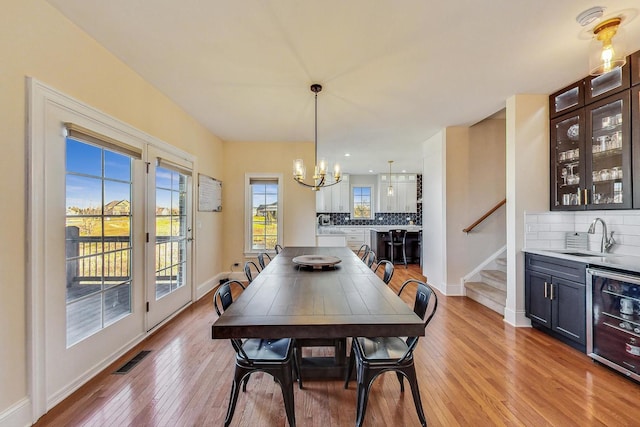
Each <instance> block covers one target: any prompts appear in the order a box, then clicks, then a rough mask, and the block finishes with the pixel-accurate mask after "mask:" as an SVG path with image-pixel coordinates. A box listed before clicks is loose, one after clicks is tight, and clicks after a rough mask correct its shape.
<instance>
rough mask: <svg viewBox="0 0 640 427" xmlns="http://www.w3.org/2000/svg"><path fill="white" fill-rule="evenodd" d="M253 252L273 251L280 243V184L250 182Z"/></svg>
mask: <svg viewBox="0 0 640 427" xmlns="http://www.w3.org/2000/svg"><path fill="white" fill-rule="evenodd" d="M250 187H251V188H250V191H251V209H250V212H251V230H250V234H251V239H250V240H251V248H250V249H251V250H252V251H263V250H268V249H273V248H274V247H275V245H276V243H278V214H279V212H278V211H279V200H278V182H277V181H273V180H268V179H264V180H261V179H252V180H250Z"/></svg>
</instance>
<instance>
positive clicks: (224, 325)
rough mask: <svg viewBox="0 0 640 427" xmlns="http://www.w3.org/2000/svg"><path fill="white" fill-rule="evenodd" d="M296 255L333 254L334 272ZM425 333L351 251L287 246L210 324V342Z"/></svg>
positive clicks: (385, 286) (415, 318) (409, 309)
mask: <svg viewBox="0 0 640 427" xmlns="http://www.w3.org/2000/svg"><path fill="white" fill-rule="evenodd" d="M299 255H333V256H337V257H339V258H340V259H341V260H342V261H341V262H340V263H339V264H337V265H336V266H335V268H325V269H323V270H317V269H316V270H314V269H310V268H306V267H299V266H298V265H296V264H294V263H293V261H292V260H293V258H295V257H296V256H299ZM418 335H424V324H423V321H422V319H420V318H419V317H418V316H417V315H416V314H415V313H414V312H413V310H412V309H411V307H409V306H408V305H407V304H406V303H405V302H404V301H402V300H401V299H400V298H399V297H398V296H397V295H396V294H395V293H394V292H393V291H392V290H391V289H390V288H389V287H388V286H387V285H386V284H385V283H384V282H383V281H382V280H381V279H380V278H379V277H378V276H376V275H375V274H374V273H373V271H372V270H371V269H370V268H368V267H367V266H366V265H365V263H363V262H362V261H361V260H360V259H359V258H358V257H357V256H356V255H355V254H354V253H353V252H352V251H351V250H349V249H348V248H342V247H287V248H285V249H284V250H283V251H281V252H280V254H279V255H277V256H276V257H274V258H273V260H272V261H271V262H270V263H269V264H268V265H267V267H266V268H265V269H264V270H263V271H262V272H261V273H260V274H259V275H258V276H257V277H256V278H255V279H254V280H253V283H251V285H250V286H248V287H247V289H246V290H245V291H244V292H242V294H241V295H240V296H239V297H238V298H237V300H235V301H234V303H233V304H232V305H231V307H229V309H228V310H227V311H226V312H224V313H223V314H222V316H221V317H220V318H219V319H218V320H217V321H216V322H215V323H214V324H213V326H212V336H213V338H287V337H288V338H343V337H353V336H418Z"/></svg>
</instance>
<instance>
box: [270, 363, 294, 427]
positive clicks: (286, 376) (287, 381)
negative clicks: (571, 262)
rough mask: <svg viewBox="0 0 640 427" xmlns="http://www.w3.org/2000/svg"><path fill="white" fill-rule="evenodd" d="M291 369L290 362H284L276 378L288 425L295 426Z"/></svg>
mask: <svg viewBox="0 0 640 427" xmlns="http://www.w3.org/2000/svg"><path fill="white" fill-rule="evenodd" d="M293 363H295V362H293ZM293 369H294V367H293V365H292V364H291V363H286V364H284V365H283V366H282V367H281V370H280V374H279V376H280V378H279V379H278V382H279V383H280V388H281V389H282V399H283V400H284V410H285V412H286V413H287V420H288V421H289V426H290V427H296V414H295V411H294V408H295V404H294V401H293ZM274 378H275V376H274Z"/></svg>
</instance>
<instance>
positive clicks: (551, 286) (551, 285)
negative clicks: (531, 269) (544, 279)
mask: <svg viewBox="0 0 640 427" xmlns="http://www.w3.org/2000/svg"><path fill="white" fill-rule="evenodd" d="M549 287H550V288H551V297H550V298H549V299H550V300H552V299H553V283H551V284H550V285H549Z"/></svg>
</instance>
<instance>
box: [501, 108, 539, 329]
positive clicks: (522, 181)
mask: <svg viewBox="0 0 640 427" xmlns="http://www.w3.org/2000/svg"><path fill="white" fill-rule="evenodd" d="M507 200H508V202H507V304H506V307H505V313H504V314H505V321H506V322H507V323H510V324H512V325H516V326H527V325H530V322H529V319H527V318H526V317H525V314H524V313H525V312H524V255H523V253H522V248H523V247H524V245H525V212H527V211H530V212H531V211H533V212H542V211H547V210H548V209H549V97H548V96H547V95H515V96H512V97H511V98H509V99H507Z"/></svg>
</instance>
